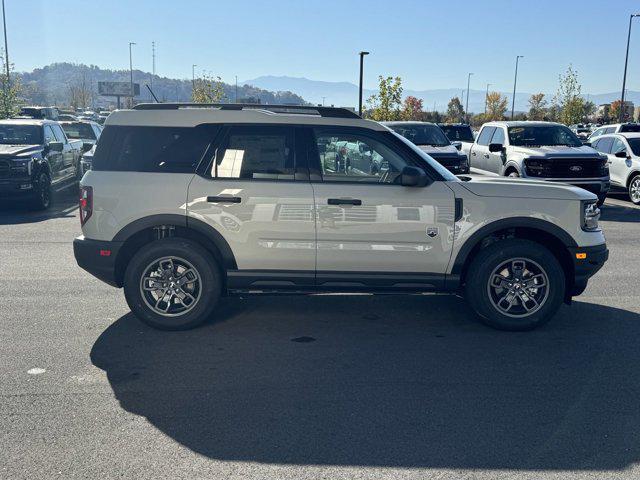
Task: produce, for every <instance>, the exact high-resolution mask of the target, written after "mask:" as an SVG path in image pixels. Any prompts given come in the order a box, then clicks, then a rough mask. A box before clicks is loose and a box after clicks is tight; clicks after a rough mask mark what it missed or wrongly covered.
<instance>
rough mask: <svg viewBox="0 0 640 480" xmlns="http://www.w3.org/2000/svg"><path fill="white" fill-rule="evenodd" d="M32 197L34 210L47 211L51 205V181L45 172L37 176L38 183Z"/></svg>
mask: <svg viewBox="0 0 640 480" xmlns="http://www.w3.org/2000/svg"><path fill="white" fill-rule="evenodd" d="M34 195H35V196H34V198H33V202H32V204H33V208H34V209H35V210H47V209H48V208H50V207H51V205H52V204H53V189H52V188H51V179H50V178H49V175H47V174H46V173H45V172H42V173H40V175H39V176H38V183H37V185H36V191H35V192H34Z"/></svg>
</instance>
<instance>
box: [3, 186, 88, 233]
mask: <svg viewBox="0 0 640 480" xmlns="http://www.w3.org/2000/svg"><path fill="white" fill-rule="evenodd" d="M77 208H78V196H77V192H76V190H75V189H66V190H63V191H61V192H56V193H54V195H53V204H52V205H51V208H49V209H48V210H39V211H38V210H34V209H33V207H32V206H31V205H30V203H29V202H28V201H26V200H9V199H1V200H0V225H19V224H23V223H37V222H44V221H45V220H50V219H52V218H72V217H74V216H75V214H74V210H76V209H77Z"/></svg>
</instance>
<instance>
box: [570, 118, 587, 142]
mask: <svg viewBox="0 0 640 480" xmlns="http://www.w3.org/2000/svg"><path fill="white" fill-rule="evenodd" d="M569 128H570V129H571V131H572V132H573V133H575V134H576V137H578V138H579V139H580V141H581V142H582V143H588V141H589V136H590V135H591V129H590V128H589V127H588V126H587V125H583V124H581V123H579V124H576V125H570V126H569Z"/></svg>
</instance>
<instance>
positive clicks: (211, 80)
mask: <svg viewBox="0 0 640 480" xmlns="http://www.w3.org/2000/svg"><path fill="white" fill-rule="evenodd" d="M224 98H225V94H224V84H223V83H222V79H221V78H220V77H213V76H210V75H207V74H204V75H202V77H200V78H196V80H195V82H194V84H193V91H192V93H191V101H192V102H194V103H219V102H221V101H222V100H224Z"/></svg>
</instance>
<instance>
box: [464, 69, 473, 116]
mask: <svg viewBox="0 0 640 480" xmlns="http://www.w3.org/2000/svg"><path fill="white" fill-rule="evenodd" d="M471 75H473V73H469V75H467V100H466V102H465V104H464V113H465V115H466V117H467V123H469V83H470V82H471Z"/></svg>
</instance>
